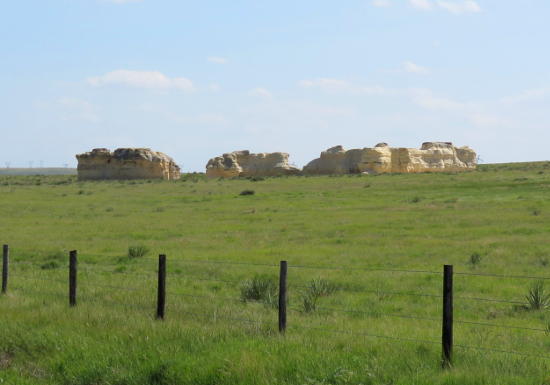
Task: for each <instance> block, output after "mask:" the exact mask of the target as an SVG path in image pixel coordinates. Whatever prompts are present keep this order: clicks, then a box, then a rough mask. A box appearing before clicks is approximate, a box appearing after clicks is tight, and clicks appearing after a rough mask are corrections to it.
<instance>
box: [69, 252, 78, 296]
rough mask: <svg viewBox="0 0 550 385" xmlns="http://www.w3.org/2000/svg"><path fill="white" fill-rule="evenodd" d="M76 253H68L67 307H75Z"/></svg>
mask: <svg viewBox="0 0 550 385" xmlns="http://www.w3.org/2000/svg"><path fill="white" fill-rule="evenodd" d="M76 274H77V252H76V250H72V251H70V252H69V306H76Z"/></svg>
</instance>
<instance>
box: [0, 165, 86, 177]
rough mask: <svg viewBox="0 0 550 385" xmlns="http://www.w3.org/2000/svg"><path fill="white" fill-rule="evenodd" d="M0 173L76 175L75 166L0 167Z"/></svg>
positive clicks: (17, 174)
mask: <svg viewBox="0 0 550 385" xmlns="http://www.w3.org/2000/svg"><path fill="white" fill-rule="evenodd" d="M0 175H10V176H28V175H31V176H34V175H76V168H65V167H63V168H61V167H38V168H0Z"/></svg>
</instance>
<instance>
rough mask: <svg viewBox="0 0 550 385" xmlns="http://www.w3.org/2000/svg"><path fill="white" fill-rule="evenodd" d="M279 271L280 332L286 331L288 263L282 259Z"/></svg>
mask: <svg viewBox="0 0 550 385" xmlns="http://www.w3.org/2000/svg"><path fill="white" fill-rule="evenodd" d="M280 265H281V268H280V272H279V332H280V333H284V332H285V330H286V302H287V301H286V272H287V263H286V261H281V264H280Z"/></svg>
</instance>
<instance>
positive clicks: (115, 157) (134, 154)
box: [76, 148, 180, 180]
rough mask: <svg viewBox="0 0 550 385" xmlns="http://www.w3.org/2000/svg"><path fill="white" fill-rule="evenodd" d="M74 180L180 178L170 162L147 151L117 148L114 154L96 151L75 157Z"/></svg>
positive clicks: (163, 155)
mask: <svg viewBox="0 0 550 385" xmlns="http://www.w3.org/2000/svg"><path fill="white" fill-rule="evenodd" d="M76 159H78V168H77V171H78V179H79V180H103V179H166V180H173V179H178V178H179V177H180V168H179V167H178V165H176V163H175V162H174V160H173V159H172V158H170V157H169V156H167V155H166V154H163V153H162V152H157V151H152V150H150V149H148V148H119V149H117V150H115V151H114V152H111V151H109V150H108V149H106V148H96V149H93V150H92V151H91V152H86V153H84V154H79V155H77V156H76Z"/></svg>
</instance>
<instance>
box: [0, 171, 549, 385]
mask: <svg viewBox="0 0 550 385" xmlns="http://www.w3.org/2000/svg"><path fill="white" fill-rule="evenodd" d="M549 170H550V162H538V163H522V164H499V165H482V166H480V167H479V170H478V171H476V172H470V173H464V174H419V175H404V174H401V175H380V176H355V175H353V176H331V177H328V176H327V177H299V176H293V177H281V178H263V180H260V181H253V180H249V179H238V178H237V179H231V180H218V179H207V178H205V177H204V176H203V175H201V174H189V175H185V176H184V177H183V178H182V179H181V180H179V181H172V182H159V181H113V182H78V181H77V180H76V179H75V177H72V176H47V177H45V176H41V177H37V176H21V177H12V176H0V243H7V244H10V246H11V265H10V281H9V291H8V294H7V295H4V296H1V297H0V310H1V314H2V315H1V318H2V326H1V327H0V383H5V384H17V385H19V384H47V385H53V384H56V385H58V384H61V385H69V384H71V385H73V384H77V385H78V384H79V385H92V384H93V385H113V384H116V385H137V384H194V385H195V384H204V385H206V384H221V385H224V384H247V385H248V384H254V385H255V384H257V385H267V384H270V385H271V384H296V385H306V384H310V385H313V384H380V385H382V384H402V385H411V384H441V385H443V384H445V385H450V384H456V385H468V384H472V385H474V384H476V385H477V384H484V385H502V384H509V385H512V384H513V385H527V384H529V385H530V384H537V385H541V384H543V385H550V360H549V359H548V358H545V357H548V356H550V334H549V333H547V330H548V325H550V314H549V309H547V308H543V307H542V306H541V308H540V309H538V310H536V309H533V310H528V309H529V300H528V299H527V298H526V294H527V293H529V290H530V289H532V288H533V286H532V285H533V283H534V282H536V280H530V279H522V278H499V277H486V276H477V275H461V274H455V277H454V285H455V319H456V320H464V321H471V322H477V323H484V324H495V325H508V326H521V327H527V328H533V329H537V330H534V331H527V330H521V329H503V328H498V327H489V326H482V325H478V324H465V323H457V324H456V325H455V336H454V340H455V343H456V344H458V345H460V347H459V346H457V347H455V357H454V365H453V368H452V369H451V370H442V369H441V367H440V358H441V349H440V345H439V341H440V333H441V325H440V322H439V319H440V317H441V298H439V297H438V296H439V295H440V294H441V274H440V272H441V271H442V265H443V264H453V265H454V270H455V272H456V273H475V274H484V273H491V274H499V275H508V276H534V277H550V264H548V263H547V260H548V258H549V256H550V243H548V234H549V232H550V200H549V196H550V172H548V171H549ZM38 182H40V183H38ZM367 185H368V186H369V187H368V188H365V186H367ZM251 189H253V190H254V191H255V194H254V195H249V196H240V195H239V193H240V192H241V191H245V190H251ZM80 191H82V193H79V192H80ZM416 198H418V199H416ZM535 210H536V211H537V214H536V215H534V212H535ZM135 245H142V246H144V247H146V248H147V249H148V250H149V251H150V252H149V254H148V255H145V256H143V257H140V258H127V256H126V254H127V251H128V250H129V247H131V246H135ZM73 249H77V250H78V251H79V282H78V290H79V292H78V305H77V306H76V307H75V308H68V299H67V298H66V297H67V261H68V251H69V250H73ZM160 253H163V254H166V255H167V256H168V278H167V290H168V297H167V309H166V320H165V321H163V322H160V321H157V320H155V317H154V311H155V298H156V297H155V296H156V268H157V260H156V255H158V254H160ZM475 254H478V255H480V256H482V258H480V259H478V258H477V257H476V258H472V256H473V255H475ZM280 260H287V261H288V264H289V271H288V284H289V292H288V295H289V298H288V301H289V303H288V306H289V313H288V330H287V332H286V334H285V335H284V336H281V335H279V333H278V332H277V309H276V306H266V305H265V303H262V301H259V302H260V303H257V302H258V301H243V300H242V298H241V296H242V293H243V292H242V290H243V287H246V286H247V285H248V287H249V288H252V289H253V291H254V290H258V289H259V288H260V286H261V285H260V283H261V282H256V284H254V283H253V281H254V279H255V277H260V276H267V277H272V278H271V279H272V280H273V279H274V280H275V282H276V277H277V273H278V262H279V261H280ZM224 261H233V262H239V263H250V265H244V264H242V265H229V264H224V263H222V262H224ZM207 262H208V263H207ZM43 266H45V267H44V268H43ZM299 266H300V267H299ZM474 266H475V269H473V267H474ZM309 267H312V268H309ZM313 267H314V268H313ZM332 268H336V269H332ZM367 268H368V269H367ZM377 269H381V270H377ZM382 270H384V271H382ZM388 270H392V271H388ZM400 270H418V271H427V272H428V273H408V272H403V271H400ZM429 272H433V273H429ZM312 282H315V283H312ZM304 288H305V289H304ZM308 288H309V289H308ZM262 290H263V289H262ZM308 290H309V291H311V292H314V293H316V294H315V298H316V299H315V301H316V302H315V311H310V312H307V311H304V305H303V295H304V291H308ZM260 291H261V290H260ZM268 292H269V293H271V294H269V295H268V296H273V295H274V294H273V289H269V290H268ZM410 293H416V294H424V295H425V296H411V295H403V294H410ZM537 295H539V298H543V297H544V295H545V293H542V292H540V291H539V292H538V294H537ZM246 296H249V294H246ZM471 298H487V299H500V300H509V301H512V302H518V303H519V304H521V305H520V306H517V305H514V304H511V303H505V302H487V301H476V300H472V299H471ZM539 302H540V301H539ZM335 309H336V310H335ZM337 309H341V310H349V311H348V312H344V311H338V310H337ZM408 317H420V318H423V320H418V319H414V318H408ZM374 336H378V337H374ZM380 336H384V337H392V338H393V337H395V338H402V339H403V340H396V339H392V338H379V337H380ZM468 346H470V347H483V348H488V349H496V350H504V351H515V352H521V353H525V354H528V355H529V356H528V357H525V356H521V355H515V354H505V353H502V352H497V351H491V350H477V349H470V348H466V347H468Z"/></svg>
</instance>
